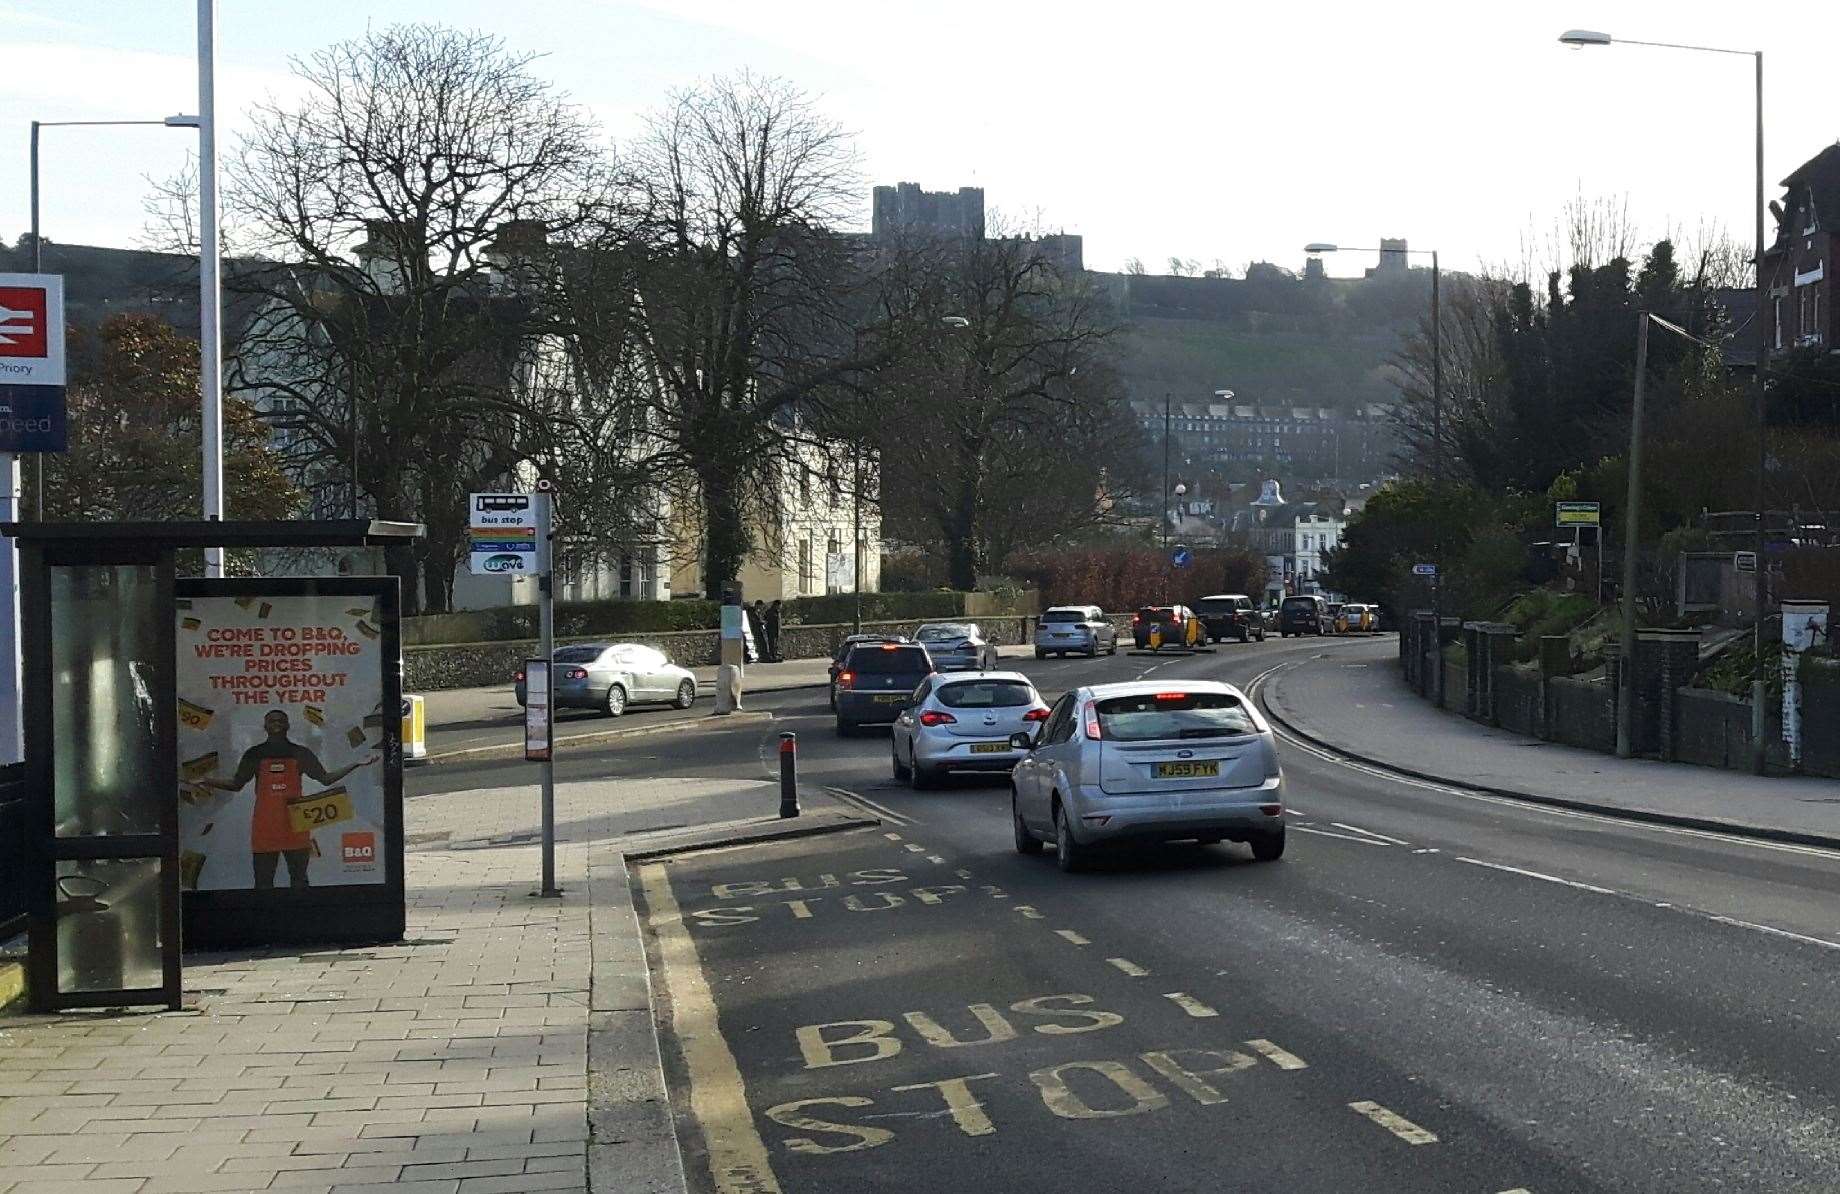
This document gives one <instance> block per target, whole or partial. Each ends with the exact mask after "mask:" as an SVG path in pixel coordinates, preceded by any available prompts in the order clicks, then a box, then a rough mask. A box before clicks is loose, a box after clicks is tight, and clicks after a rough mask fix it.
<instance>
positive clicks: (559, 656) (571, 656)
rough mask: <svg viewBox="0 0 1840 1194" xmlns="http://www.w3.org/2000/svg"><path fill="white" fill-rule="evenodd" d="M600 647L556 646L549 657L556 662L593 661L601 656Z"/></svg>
mask: <svg viewBox="0 0 1840 1194" xmlns="http://www.w3.org/2000/svg"><path fill="white" fill-rule="evenodd" d="M601 651H602V648H600V647H557V648H556V649H555V650H554V651H552V652H550V658H551V659H554V660H555V661H556V662H557V663H593V662H594V661H595V660H597V659H599V658H600V657H601Z"/></svg>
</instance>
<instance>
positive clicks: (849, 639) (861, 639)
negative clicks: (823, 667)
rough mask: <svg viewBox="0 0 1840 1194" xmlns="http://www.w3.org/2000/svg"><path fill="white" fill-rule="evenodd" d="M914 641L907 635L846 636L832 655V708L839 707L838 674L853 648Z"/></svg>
mask: <svg viewBox="0 0 1840 1194" xmlns="http://www.w3.org/2000/svg"><path fill="white" fill-rule="evenodd" d="M912 641H913V640H912V639H910V638H908V637H907V636H906V635H905V634H846V635H844V636H843V641H842V642H841V643H838V644H837V649H836V650H835V651H834V652H832V653H831V681H830V685H829V687H830V694H831V708H832V709H835V708H836V707H837V673H838V672H841V671H842V670H843V661H844V657H845V656H847V655H849V653H850V648H851V647H854V646H855V645H856V644H858V643H906V642H912Z"/></svg>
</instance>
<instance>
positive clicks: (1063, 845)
mask: <svg viewBox="0 0 1840 1194" xmlns="http://www.w3.org/2000/svg"><path fill="white" fill-rule="evenodd" d="M1054 861H1055V863H1056V865H1058V866H1059V867H1060V868H1061V870H1063V871H1066V872H1067V873H1068V874H1072V873H1073V872H1075V871H1083V870H1085V869H1086V851H1084V850H1082V849H1081V848H1080V843H1078V842H1076V841H1074V840H1073V827H1072V826H1071V825H1069V824H1068V821H1067V813H1066V810H1065V809H1063V808H1061V806H1060V802H1059V801H1056V802H1055V805H1054Z"/></svg>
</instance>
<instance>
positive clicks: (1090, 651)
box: [1086, 643, 1099, 659]
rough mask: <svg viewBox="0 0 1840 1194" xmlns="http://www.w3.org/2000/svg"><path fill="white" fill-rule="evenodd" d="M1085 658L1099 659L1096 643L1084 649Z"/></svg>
mask: <svg viewBox="0 0 1840 1194" xmlns="http://www.w3.org/2000/svg"><path fill="white" fill-rule="evenodd" d="M1086 658H1088V659H1097V658H1099V644H1098V643H1094V644H1093V645H1092V646H1090V647H1088V648H1086Z"/></svg>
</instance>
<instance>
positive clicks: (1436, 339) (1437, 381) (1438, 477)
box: [1431, 249, 1444, 708]
mask: <svg viewBox="0 0 1840 1194" xmlns="http://www.w3.org/2000/svg"><path fill="white" fill-rule="evenodd" d="M1440 276H1441V275H1440V273H1439V271H1438V255H1437V250H1436V249H1433V250H1431V494H1432V502H1433V509H1435V508H1436V502H1437V499H1438V498H1439V496H1441V491H1442V489H1443V485H1444V318H1443V313H1442V311H1441V310H1440V309H1439V306H1438V298H1439V296H1438V288H1439V280H1440ZM1440 528H1441V524H1439V523H1437V522H1435V521H1434V522H1433V523H1432V532H1433V536H1434V537H1433V540H1432V544H1431V562H1432V563H1434V564H1436V565H1437V574H1436V575H1435V576H1433V577H1432V580H1431V617H1432V621H1433V622H1434V623H1435V624H1436V626H1437V632H1436V636H1435V641H1436V642H1437V675H1436V676H1435V677H1434V679H1435V680H1436V682H1437V703H1438V706H1439V707H1440V708H1442V707H1443V704H1444V544H1443V541H1442V540H1443V536H1442V534H1441V533H1440Z"/></svg>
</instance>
